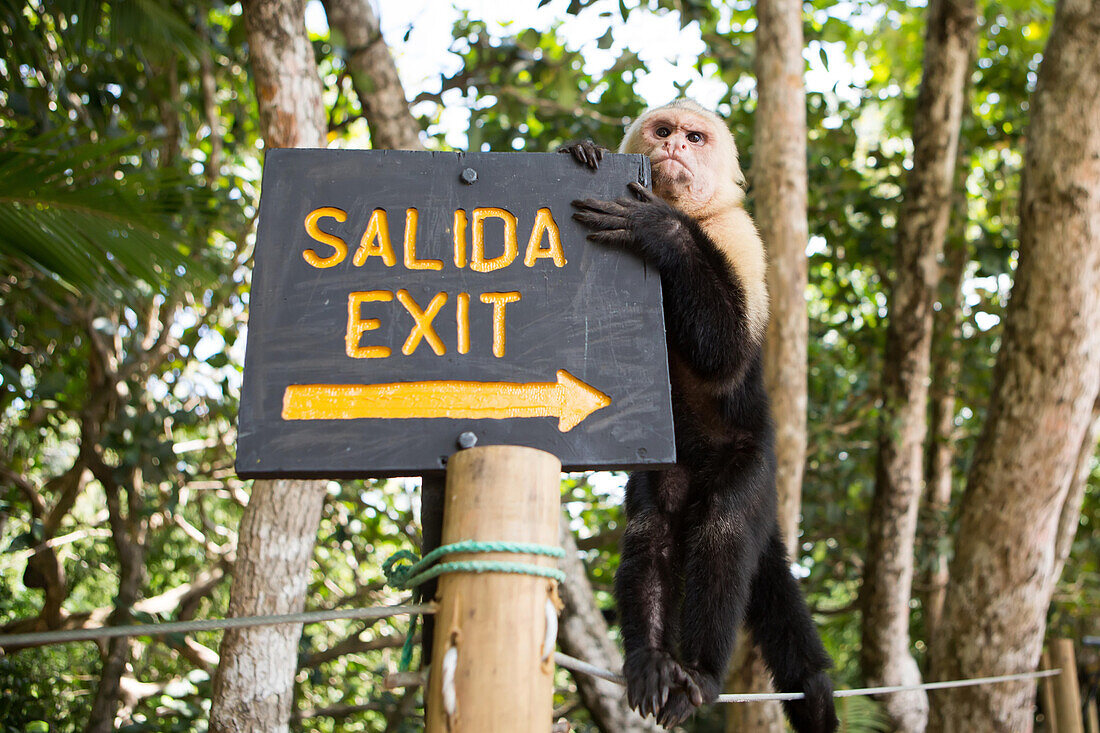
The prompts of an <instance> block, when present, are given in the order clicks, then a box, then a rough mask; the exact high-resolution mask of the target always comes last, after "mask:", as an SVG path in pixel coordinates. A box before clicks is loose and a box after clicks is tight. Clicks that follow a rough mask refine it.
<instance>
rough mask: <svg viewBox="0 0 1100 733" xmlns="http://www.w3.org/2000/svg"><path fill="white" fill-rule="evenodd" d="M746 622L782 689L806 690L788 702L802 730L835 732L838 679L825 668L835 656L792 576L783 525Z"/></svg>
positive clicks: (767, 553) (765, 558)
mask: <svg viewBox="0 0 1100 733" xmlns="http://www.w3.org/2000/svg"><path fill="white" fill-rule="evenodd" d="M746 622H747V623H748V626H749V629H750V630H751V631H752V637H753V641H755V642H756V644H757V645H758V646H759V647H760V652H761V654H762V655H763V657H764V663H765V664H767V665H768V669H769V670H771V673H772V678H773V680H774V681H775V686H776V689H778V690H779V691H780V692H802V693H805V695H806V698H805V699H804V700H788V701H784V703H783V706H784V708H785V709H786V712H787V717H788V718H790V721H791V725H792V726H793V727H794V729H795V730H796V731H798V733H832V731H835V730H836V729H837V717H836V709H835V706H834V703H833V684H832V682H831V681H830V680H829V677H828V675H826V674H825V670H827V669H829V668H830V667H831V666H832V659H830V658H829V654H828V653H827V652H826V651H825V647H824V646H823V645H822V643H821V637H820V636H819V635H818V633H817V627H816V625H815V624H814V621H813V618H811V616H810V610H809V608H807V607H806V600H805V599H804V598H803V597H802V591H801V590H800V589H799V587H798V583H797V582H796V581H795V579H794V576H793V575H791V565H790V561H789V560H788V559H787V550H786V548H785V547H784V546H783V540H782V539H781V538H780V536H779V530H778V528H776V529H774V530H773V531H772V534H771V537H770V539H769V540H768V544H767V546H766V547H765V548H764V553H763V555H762V556H761V558H760V565H759V568H758V570H757V573H756V578H755V579H754V580H753V584H752V590H751V592H750V595H749V607H748V610H747V614H746Z"/></svg>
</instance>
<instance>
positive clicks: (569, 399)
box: [283, 369, 611, 433]
mask: <svg viewBox="0 0 1100 733" xmlns="http://www.w3.org/2000/svg"><path fill="white" fill-rule="evenodd" d="M610 404H611V398H610V397H608V396H607V395H605V394H604V393H603V392H600V391H599V390H598V389H596V388H594V387H592V386H590V385H588V384H585V383H584V382H582V381H581V380H579V379H577V378H576V377H574V376H573V375H572V374H570V373H569V372H567V371H565V370H564V369H559V370H558V381H557V382H530V383H527V384H520V383H516V382H455V381H432V382H393V383H390V384H292V385H290V386H289V387H287V388H286V392H284V393H283V419H284V420H354V419H356V418H364V417H372V418H385V419H396V418H412V417H426V418H432V417H451V418H465V419H479V418H490V419H494V420H503V419H505V418H510V417H547V416H549V417H556V418H558V430H560V431H561V432H563V433H565V432H568V431H570V430H572V429H573V428H574V427H576V426H577V424H578V423H580V422H581V421H582V420H584V419H585V418H586V417H588V416H589V415H591V414H592V413H593V412H595V411H596V410H599V409H601V408H604V407H607V406H608V405H610Z"/></svg>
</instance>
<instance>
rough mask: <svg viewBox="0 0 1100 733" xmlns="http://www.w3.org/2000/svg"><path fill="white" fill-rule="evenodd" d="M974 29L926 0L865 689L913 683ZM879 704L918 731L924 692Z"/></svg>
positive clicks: (875, 529) (875, 506)
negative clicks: (927, 446)
mask: <svg viewBox="0 0 1100 733" xmlns="http://www.w3.org/2000/svg"><path fill="white" fill-rule="evenodd" d="M976 25H977V10H976V6H975V3H974V0H932V2H930V3H929V5H928V24H927V29H926V32H925V46H924V62H923V73H922V77H921V86H920V92H919V93H918V95H917V104H916V111H915V116H914V119H913V167H912V169H911V170H910V172H909V175H908V180H907V185H906V190H905V199H904V203H903V204H902V209H901V213H900V215H899V218H898V228H897V242H896V250H895V251H896V260H895V271H894V282H893V290H892V291H891V295H890V322H889V325H888V327H887V332H886V362H885V365H884V368H883V381H882V390H883V395H882V398H883V399H882V402H883V404H882V414H881V421H880V428H879V430H880V432H879V453H878V463H877V467H876V477H875V494H874V499H873V501H872V505H871V527H870V536H869V538H868V547H867V566H866V569H865V571H864V575H863V591H862V594H861V598H860V600H861V604H862V607H863V645H862V660H863V670H864V674H865V675H866V676H867V678H868V681H869V682H870V683H871V684H873V685H912V684H916V683H919V682H920V670H919V669H918V667H917V663H916V660H915V659H914V658H913V655H912V653H911V652H910V649H909V599H910V596H911V591H912V584H913V557H914V553H913V546H914V542H915V538H916V528H917V511H918V508H919V506H920V497H921V484H922V478H923V476H922V473H923V471H922V468H923V455H924V440H925V434H926V432H927V418H926V411H927V409H928V378H929V370H930V354H931V342H932V325H933V304H934V303H935V301H936V293H937V287H938V283H939V260H940V259H941V257H942V253H943V247H944V240H945V238H946V233H947V223H948V219H949V216H950V212H951V183H952V178H953V175H952V174H953V172H954V170H955V160H956V155H957V151H958V141H959V130H960V125H961V120H962V109H963V100H964V98H965V94H964V90H965V88H966V77H967V74H968V73H969V70H970V58H971V51H970V49H971V47H972V46H973V45H974V37H975V33H976ZM884 702H885V705H886V709H887V712H888V713H889V715H890V717H891V718H892V719H893V721H894V724H895V725H896V726H897V727H898V728H899V729H900V730H903V731H917V732H919V731H922V730H924V728H925V725H926V723H927V717H928V698H927V696H926V695H925V693H923V692H920V691H912V692H905V693H898V694H894V695H890V696H889V697H887V698H886V699H885V701H884Z"/></svg>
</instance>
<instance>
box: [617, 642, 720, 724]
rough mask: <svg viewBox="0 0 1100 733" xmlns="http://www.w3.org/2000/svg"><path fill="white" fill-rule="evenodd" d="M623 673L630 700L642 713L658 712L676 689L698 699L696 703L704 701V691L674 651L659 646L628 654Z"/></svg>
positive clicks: (651, 713)
mask: <svg viewBox="0 0 1100 733" xmlns="http://www.w3.org/2000/svg"><path fill="white" fill-rule="evenodd" d="M623 676H624V677H626V699H627V702H628V703H629V704H630V707H632V708H634V709H635V710H637V711H638V713H639V714H641V715H657V713H658V712H659V711H660V710H662V709H663V708H664V706H665V705H667V704H668V701H669V700H670V699H671V698H672V695H673V692H683V693H684V694H685V695H686V697H687V698H688V699H689V700H697V701H698V702H696V703H695V704H696V705H702V704H703V693H702V692H701V691H700V690H699V686H698V685H697V684H696V683H695V680H693V679H692V678H691V675H690V674H688V673H687V672H686V671H685V670H684V668H683V667H681V666H680V663H679V662H677V661H676V660H675V659H673V658H672V655H670V654H668V653H667V652H663V651H660V650H659V649H642V650H638V651H636V652H632V653H630V654H628V655H627V657H626V662H625V663H624V664H623ZM689 714H690V712H689ZM685 717H687V716H686V715H685Z"/></svg>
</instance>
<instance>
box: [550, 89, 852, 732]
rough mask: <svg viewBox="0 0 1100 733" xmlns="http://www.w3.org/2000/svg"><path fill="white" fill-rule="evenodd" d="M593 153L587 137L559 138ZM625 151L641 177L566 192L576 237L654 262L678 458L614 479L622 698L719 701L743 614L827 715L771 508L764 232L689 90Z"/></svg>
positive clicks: (670, 714)
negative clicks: (644, 171)
mask: <svg viewBox="0 0 1100 733" xmlns="http://www.w3.org/2000/svg"><path fill="white" fill-rule="evenodd" d="M561 152H568V153H570V154H571V155H572V156H573V157H574V158H575V159H576V160H577V161H578V162H579V163H581V164H583V165H586V166H588V167H589V168H591V169H593V170H595V169H596V168H597V167H598V166H599V161H600V159H601V157H602V155H603V151H602V150H601V149H600V148H598V147H597V146H596V145H595V144H593V143H592V142H590V141H589V142H583V143H576V144H573V145H569V146H566V147H564V148H562V149H561ZM619 152H620V153H641V154H643V155H648V156H649V160H650V163H651V164H652V170H653V191H652V193H651V192H650V191H649V190H647V189H646V188H644V187H642V186H640V185H638V184H637V183H630V184H628V188H629V195H627V196H624V197H622V198H619V199H616V200H614V201H600V200H595V199H585V200H583V201H574V202H573V206H574V207H575V208H576V212H575V213H574V214H573V218H575V219H576V220H577V221H579V222H581V223H582V224H584V225H585V226H586V227H588V228H589V229H591V230H592V232H591V233H590V234H589V235H588V239H590V240H592V241H594V242H598V243H600V244H605V245H609V246H612V247H619V248H622V249H625V250H629V251H630V252H633V253H634V254H636V255H637V256H639V257H641V258H642V259H643V260H645V262H646V263H647V264H649V265H651V266H653V267H654V268H656V270H657V272H659V273H660V276H661V285H662V288H663V291H664V315H665V328H666V330H667V333H668V342H669V354H668V359H669V373H670V376H671V380H672V411H673V419H674V422H675V429H676V455H677V462H676V465H675V466H674V467H673V468H669V469H665V470H661V471H643V472H637V473H634V474H632V475H631V476H630V480H629V482H628V483H627V486H626V513H627V525H626V530H625V533H624V536H623V542H622V560H621V563H620V565H619V571H618V573H616V575H615V597H616V601H617V604H618V611H619V618H620V621H621V624H622V638H623V646H624V648H625V652H626V656H625V663H624V665H623V675H624V676H625V677H626V687H627V699H628V701H629V703H630V706H631V707H633V708H634V709H635V710H637V711H638V712H639V713H641V714H642V715H649V714H652V715H655V716H656V718H657V721H658V722H659V723H660V724H661V725H664V726H666V727H670V726H673V725H675V724H677V723H680V722H682V721H684V720H686V719H687V718H688V717H689V716H690V715H692V713H694V711H695V709H696V708H697V707H698V706H700V705H703V704H705V703H710V702H713V701H714V699H715V698H716V697H717V696H718V693H719V691H720V689H721V687H722V682H723V680H724V678H725V672H726V665H727V663H728V660H729V658H730V654H731V652H732V651H733V646H734V641H735V637H736V634H737V630H738V627H740V626H741V624H742V623H745V624H747V625H748V628H749V629H750V630H751V631H752V638H753V640H754V641H755V642H756V644H757V645H758V646H759V647H760V650H761V652H762V653H763V657H764V661H765V662H766V663H767V665H768V668H769V669H770V670H771V673H772V677H773V679H774V681H775V685H776V688H777V689H778V690H780V691H782V692H802V693H805V699H804V700H797V701H785V702H784V703H783V704H784V706H785V707H786V712H787V716H788V717H789V718H790V721H791V724H792V725H793V726H794V728H795V730H796V731H798V733H829V732H831V731H835V730H836V728H837V718H836V712H835V708H834V706H833V698H832V692H833V686H832V683H831V682H830V681H829V678H828V676H826V674H825V670H826V669H828V668H829V667H830V666H831V664H832V662H831V660H830V659H829V655H828V654H827V653H826V652H825V649H824V647H823V646H822V644H821V640H820V638H819V637H818V634H817V629H816V628H815V626H814V623H813V620H812V619H811V617H810V612H809V610H808V609H807V607H806V602H805V600H804V599H803V597H802V594H801V592H800V591H799V588H798V585H797V583H796V582H795V580H794V578H793V577H792V576H791V566H790V562H789V561H788V559H787V552H786V548H785V547H784V545H783V539H782V537H781V536H780V533H779V526H778V522H777V519H776V488H775V466H776V458H775V447H774V429H773V426H772V422H771V414H770V411H769V406H768V395H767V393H766V392H765V390H764V369H763V343H764V331H765V328H766V326H767V322H768V294H767V288H766V286H765V280H764V277H765V269H766V260H765V253H764V246H763V243H762V242H761V241H760V236H759V235H758V234H757V232H756V227H755V226H754V225H753V223H752V219H750V218H749V215H748V214H747V213H746V212H745V210H744V208H743V206H742V204H743V201H744V191H743V189H742V185H743V183H744V177H743V175H742V173H741V168H740V165H739V163H738V160H737V147H736V145H735V144H734V141H733V136H732V135H731V134H730V132H729V130H728V129H727V128H726V125H725V123H724V122H723V120H722V119H721V118H719V117H718V116H717V115H715V114H713V113H711V112H708V111H707V110H705V109H703V108H702V107H700V106H699V105H697V104H695V103H694V102H691V101H688V100H680V101H677V102H673V103H672V104H669V105H667V106H664V107H659V108H657V109H652V110H649V111H647V112H645V113H644V114H643V115H642V116H641V117H639V118H638V119H637V120H636V121H635V122H634V124H632V125H631V126H630V128H629V129H628V130H627V133H626V138H625V139H624V140H623V142H622V144H621V145H620V146H619Z"/></svg>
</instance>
